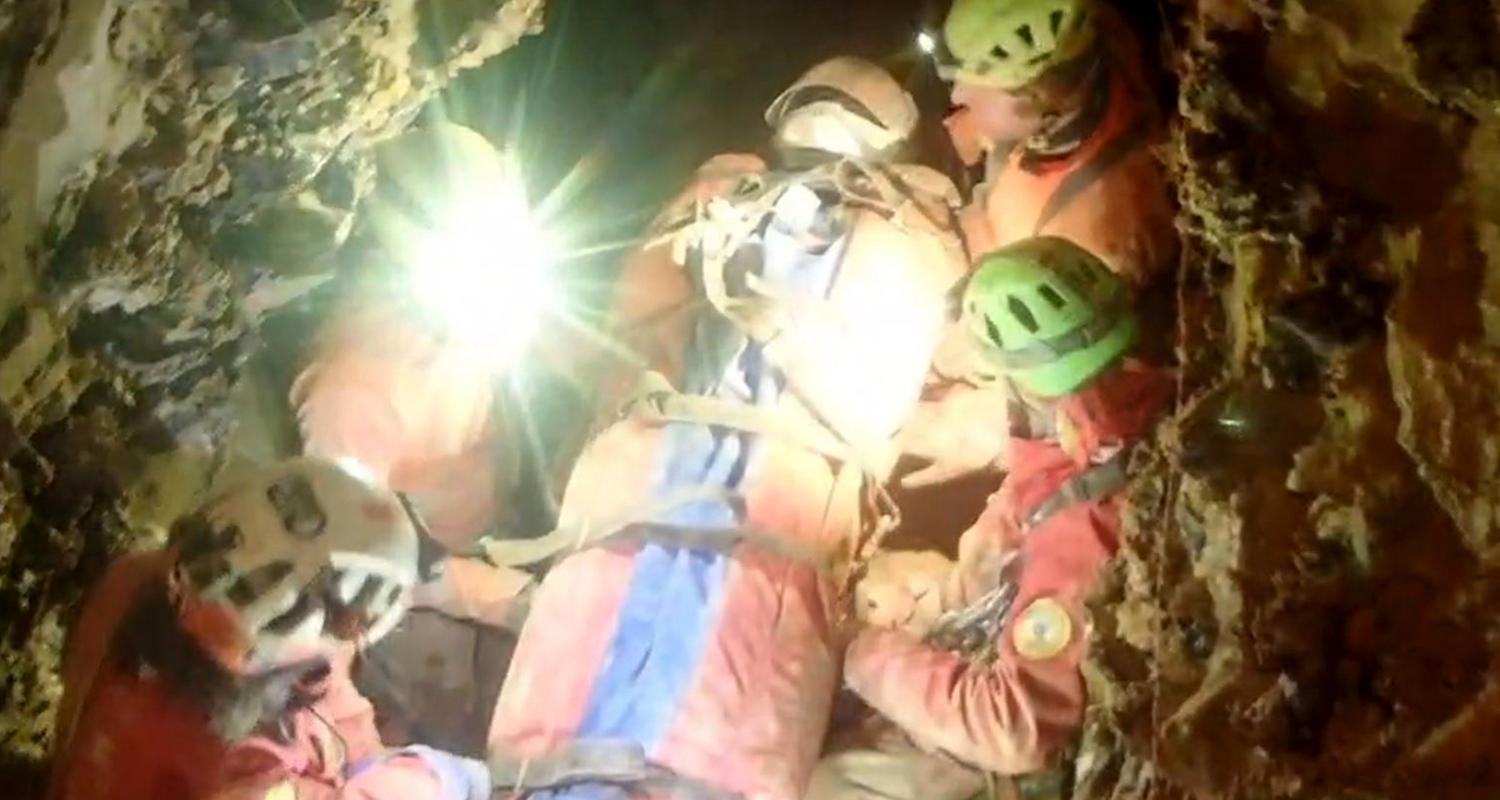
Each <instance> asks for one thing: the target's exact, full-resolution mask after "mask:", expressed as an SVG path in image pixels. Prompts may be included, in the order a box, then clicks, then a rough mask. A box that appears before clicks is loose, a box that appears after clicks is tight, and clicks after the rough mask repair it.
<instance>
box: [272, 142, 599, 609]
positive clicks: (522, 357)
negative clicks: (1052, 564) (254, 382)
mask: <svg viewBox="0 0 1500 800" xmlns="http://www.w3.org/2000/svg"><path fill="white" fill-rule="evenodd" d="M376 169H377V172H376V183H375V190H374V192H373V193H372V195H371V197H370V198H369V199H367V200H366V201H365V204H364V206H363V209H364V211H365V218H366V219H367V220H368V222H367V225H366V226H365V228H363V229H362V234H363V233H367V234H368V236H360V237H356V239H355V242H354V243H352V244H351V245H350V249H351V250H353V251H354V252H355V258H353V259H350V260H352V261H354V262H355V263H354V264H353V265H352V266H353V268H354V269H353V270H351V271H352V272H353V273H355V274H353V275H352V276H348V277H346V278H345V279H344V284H343V286H342V287H341V288H342V289H343V291H342V292H341V293H340V296H339V299H338V301H337V302H336V303H334V305H333V307H332V309H331V310H330V312H329V314H328V316H327V318H326V319H325V320H323V322H322V324H321V326H320V328H319V330H318V332H317V333H316V335H315V336H314V338H313V341H312V343H311V345H310V346H309V347H308V348H307V351H306V353H305V354H304V364H303V367H302V370H301V372H300V373H299V374H298V376H297V378H296V380H295V382H294V383H293V385H292V389H291V393H290V395H291V396H290V402H291V406H292V408H293V409H295V412H296V415H297V422H298V427H299V430H300V433H301V436H302V444H303V452H304V453H305V454H308V455H314V456H320V457H324V458H330V459H338V460H342V461H346V462H351V463H355V464H358V468H359V469H360V470H362V471H364V472H365V473H366V474H367V475H368V476H369V477H371V478H372V479H374V480H377V481H379V482H381V483H383V484H385V485H387V486H389V487H391V488H392V489H393V490H396V491H399V492H401V493H402V494H403V495H404V496H406V497H407V498H409V499H410V501H411V502H412V503H413V504H414V506H415V507H416V508H417V510H418V512H419V513H420V514H421V515H422V518H423V519H424V520H425V521H427V523H428V525H429V527H430V530H431V531H432V533H433V535H434V537H435V538H436V539H437V540H438V541H440V542H441V543H442V544H443V545H444V546H445V548H446V549H447V550H449V551H450V552H452V553H454V554H466V553H476V552H477V550H476V548H477V542H478V540H479V539H480V538H481V537H482V536H484V535H492V534H495V533H501V534H507V533H509V534H513V533H514V532H515V529H517V528H522V527H524V525H523V524H522V523H521V522H520V521H518V520H517V519H516V516H515V515H516V507H517V506H518V503H516V502H515V498H516V497H517V494H518V492H520V491H526V490H527V489H529V488H531V487H527V486H526V484H525V477H524V476H525V475H526V474H527V473H528V472H529V471H532V470H535V471H538V472H539V473H541V474H544V475H545V474H547V473H549V472H551V471H552V470H554V469H556V468H557V465H554V464H545V463H537V462H536V459H537V458H538V456H539V448H536V447H533V446H532V442H533V439H532V437H531V436H529V435H528V432H526V431H524V430H521V429H520V427H521V426H519V425H518V420H517V419H516V418H517V416H518V409H517V404H516V402H515V395H514V393H513V392H511V391H508V390H507V389H506V388H505V387H506V386H507V380H508V379H511V378H514V377H516V374H517V372H518V371H520V369H521V368H522V366H523V364H522V362H523V361H528V360H529V362H536V361H543V362H546V363H549V364H553V365H556V364H562V363H564V362H566V361H567V360H568V357H565V356H564V355H563V353H564V352H565V351H566V350H567V348H568V347H570V346H573V345H576V344H579V342H578V341H577V340H575V339H573V338H571V337H569V336H568V335H567V331H566V329H565V327H564V326H559V325H553V324H551V323H553V322H555V320H556V318H557V317H556V314H554V313H552V312H554V311H556V310H557V309H556V307H555V306H556V304H557V303H558V302H560V300H561V298H559V297H558V296H557V294H558V292H557V285H556V283H557V282H556V280H555V277H556V276H555V275H554V274H553V272H554V269H555V261H556V259H555V253H554V252H553V250H554V248H555V245H554V243H553V242H552V241H551V240H550V236H549V234H548V231H547V229H546V227H545V226H544V225H543V224H541V223H540V221H538V220H536V219H533V218H532V215H531V213H530V209H529V207H528V204H527V202H526V198H525V196H524V192H523V190H522V184H521V180H520V177H521V176H520V175H519V174H518V169H517V165H516V164H515V163H513V162H512V161H510V160H508V159H507V158H506V157H505V154H503V153H501V152H500V151H499V150H497V149H496V148H495V147H494V146H493V145H491V144H490V143H489V142H488V141H487V140H486V139H485V138H484V137H483V136H482V135H480V134H479V133H477V132H476V131H474V130H471V129H469V128H466V127H463V126H461V125H456V124H452V123H446V122H438V123H434V124H430V125H428V126H425V127H422V128H417V129H414V130H411V131H409V132H406V133H404V134H402V135H400V136H398V137H395V138H394V139H392V140H391V141H389V142H386V143H383V144H382V145H380V146H379V147H378V148H377V149H376ZM543 331H545V335H543ZM557 342H563V344H561V345H558V346H556V347H553V348H552V349H550V350H548V351H547V352H545V353H541V354H540V358H532V357H533V356H538V355H539V354H538V347H539V346H541V345H543V343H557ZM581 427H582V426H580V428H581ZM562 449H566V448H562ZM574 452H576V448H574ZM527 458H531V459H532V461H531V462H528V461H527V460H526V459H527ZM558 461H559V462H565V461H566V457H562V458H559V459H558ZM544 488H545V487H544ZM529 583H530V579H529V576H528V575H527V574H526V573H524V572H521V571H518V570H505V569H496V568H494V567H493V566H491V565H488V564H485V563H483V562H482V561H480V560H477V559H473V558H464V557H457V556H456V557H454V558H452V559H450V560H449V561H448V562H447V564H446V566H445V568H444V569H443V570H442V571H441V577H440V578H439V579H438V580H437V581H436V582H434V583H432V584H426V585H423V586H422V587H419V589H418V602H419V604H420V605H422V606H427V607H432V608H435V609H438V610H440V611H442V612H444V613H446V614H449V615H450V616H453V617H456V618H459V619H464V620H473V621H477V622H481V623H486V624H489V625H492V626H506V625H510V624H514V623H513V622H512V621H511V620H510V619H508V618H507V615H508V614H509V613H510V612H511V611H512V610H513V608H514V604H513V603H512V602H511V601H512V600H513V599H515V597H516V596H517V595H519V594H520V593H521V592H522V591H524V590H525V589H526V587H527V586H528V585H529Z"/></svg>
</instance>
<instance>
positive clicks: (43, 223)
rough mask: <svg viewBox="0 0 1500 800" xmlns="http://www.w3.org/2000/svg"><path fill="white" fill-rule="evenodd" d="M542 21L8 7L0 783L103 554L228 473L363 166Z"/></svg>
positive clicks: (352, 6)
mask: <svg viewBox="0 0 1500 800" xmlns="http://www.w3.org/2000/svg"><path fill="white" fill-rule="evenodd" d="M542 10H543V2H542V0H297V2H277V3H267V2H261V0H71V1H70V2H62V0H0V785H5V786H6V787H7V791H12V790H15V791H18V792H19V794H18V795H15V796H25V795H26V791H25V784H24V783H21V782H20V781H21V780H22V778H21V777H18V776H19V775H21V774H22V773H24V772H26V766H27V765H28V764H35V763H36V760H37V759H38V758H40V757H41V756H43V755H44V753H45V750H46V747H47V744H48V734H49V731H50V729H51V723H52V713H51V709H52V706H53V704H54V703H55V702H56V700H57V698H58V694H59V692H60V690H61V687H60V685H59V681H58V679H57V676H56V668H57V664H58V658H59V651H60V647H61V646H62V643H63V631H64V627H65V625H66V623H67V620H68V618H69V614H70V613H71V612H72V611H73V610H74V609H76V606H77V604H78V601H79V598H80V596H81V592H82V591H83V589H84V587H86V586H87V585H88V584H89V583H90V582H91V581H92V580H93V579H94V578H95V577H96V576H97V575H98V573H99V571H100V570H101V568H102V567H103V565H104V564H105V563H107V560H108V558H109V557H110V556H111V555H113V554H114V553H117V552H119V551H121V550H122V549H125V548H128V547H131V546H133V545H136V544H140V543H143V542H149V541H153V540H154V539H155V538H156V537H159V536H160V532H159V531H160V529H159V527H158V526H159V525H160V524H162V523H164V522H166V521H167V520H169V519H171V518H172V517H173V516H174V515H175V514H176V513H177V512H178V511H179V510H181V509H182V508H184V507H185V506H186V505H187V504H189V503H191V502H192V501H193V500H194V498H195V497H196V496H197V495H198V494H199V493H200V492H201V491H202V490H203V489H204V487H205V486H206V485H207V484H208V482H209V481H210V480H211V479H212V478H213V476H214V474H215V472H216V471H217V469H218V468H219V467H221V466H222V465H223V462H224V454H225V453H226V452H228V450H229V449H231V448H229V447H228V444H229V443H230V442H231V441H232V434H233V428H234V424H233V422H234V416H235V410H236V407H235V405H234V401H235V394H234V391H233V389H234V387H235V385H236V378H237V376H238V374H239V371H240V369H241V367H242V366H243V364H244V363H245V360H246V358H247V356H248V355H249V354H250V353H252V352H253V351H254V349H255V345H256V342H257V338H258V331H259V327H260V324H261V322H262V321H263V320H264V319H265V318H266V316H267V315H268V314H271V313H272V312H274V311H275V310H276V309H278V308H280V307H282V306H283V305H285V304H286V303H288V302H289V301H290V300H292V299H294V298H296V297H297V296H298V295H299V294H300V293H302V292H305V291H306V290H307V289H309V288H310V287H312V286H314V285H316V284H317V283H318V282H319V281H321V280H322V279H323V277H324V276H325V275H326V273H327V272H328V271H329V270H330V269H331V268H332V262H331V260H330V258H329V254H330V253H331V251H332V250H333V248H334V246H335V245H336V244H337V243H338V242H339V241H340V240H341V239H342V237H343V236H345V235H347V233H348V228H349V225H350V218H351V216H352V215H351V209H352V208H353V207H354V205H355V203H356V202H357V200H358V198H359V197H360V196H361V194H362V193H363V192H364V191H365V190H366V189H367V187H368V184H369V176H370V169H369V166H368V158H367V157H366V155H365V150H366V148H367V146H368V145H369V144H370V143H371V142H374V141H377V140H379V139H380V138H383V137H384V136H387V135H389V134H390V133H392V132H394V131H396V130H399V129H400V128H401V127H403V126H404V125H405V124H406V123H407V122H408V121H409V120H410V119H411V118H412V117H413V116H414V115H415V114H416V113H417V111H418V109H419V108H420V107H421V106H422V105H423V104H424V103H425V102H427V101H428V100H429V99H430V98H431V97H432V96H433V95H434V94H435V93H436V92H437V91H439V90H440V89H441V88H442V87H443V86H445V85H446V84H447V83H449V82H450V81H451V80H452V78H453V77H454V76H455V75H457V74H458V73H459V72H461V71H463V70H465V69H468V68H471V67H474V66H476V65H478V64H479V63H481V62H482V61H484V60H485V59H486V58H488V57H490V56H493V55H495V54H497V53H499V52H501V51H502V50H505V49H506V48H508V47H510V46H512V45H514V44H515V43H516V42H517V41H518V40H519V39H520V38H521V37H522V36H523V35H526V34H528V33H534V32H536V31H538V30H539V29H540V27H541V22H542V18H541V15H542Z"/></svg>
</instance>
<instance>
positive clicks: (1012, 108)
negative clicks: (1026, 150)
mask: <svg viewBox="0 0 1500 800" xmlns="http://www.w3.org/2000/svg"><path fill="white" fill-rule="evenodd" d="M952 97H953V104H954V105H956V106H961V107H963V108H966V109H968V110H969V114H970V116H971V118H972V120H973V123H972V124H973V125H974V128H975V130H976V131H977V132H978V133H979V135H980V136H981V137H982V138H983V139H985V140H986V142H987V143H988V144H990V145H992V146H993V145H994V144H996V143H1000V142H1019V141H1022V140H1024V139H1027V138H1028V137H1030V136H1032V135H1033V134H1035V133H1036V132H1037V131H1038V130H1040V129H1041V126H1042V121H1043V111H1042V109H1041V108H1040V107H1039V106H1038V105H1037V103H1036V102H1035V101H1034V100H1032V99H1031V98H1029V97H1026V96H1025V95H1022V94H1018V93H1015V92H1011V91H1007V90H1005V89H997V88H994V87H991V86H979V85H975V84H971V83H965V82H964V81H962V80H960V81H958V82H957V83H955V84H953V93H952Z"/></svg>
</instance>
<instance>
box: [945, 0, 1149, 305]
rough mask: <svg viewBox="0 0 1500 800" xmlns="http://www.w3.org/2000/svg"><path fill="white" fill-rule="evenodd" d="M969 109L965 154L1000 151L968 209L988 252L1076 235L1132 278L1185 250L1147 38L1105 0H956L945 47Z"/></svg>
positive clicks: (976, 242)
mask: <svg viewBox="0 0 1500 800" xmlns="http://www.w3.org/2000/svg"><path fill="white" fill-rule="evenodd" d="M936 56H937V64H938V71H939V74H940V75H942V76H943V77H944V78H946V79H948V80H951V81H953V95H952V97H953V102H954V104H955V105H957V106H959V107H960V109H959V110H958V111H957V112H955V114H954V115H953V116H951V117H950V118H949V119H948V120H947V124H948V126H949V129H950V132H951V133H952V135H953V137H954V140H955V144H956V145H957V146H958V149H959V151H960V153H961V154H967V155H969V156H971V157H973V159H974V160H976V161H977V160H978V158H979V157H980V154H981V153H985V154H987V161H986V166H985V180H984V182H983V183H982V184H981V185H980V186H979V187H977V188H976V190H975V193H974V201H973V203H972V205H970V206H969V207H968V208H967V209H966V210H965V212H964V229H965V233H966V236H967V238H968V245H969V249H970V251H971V252H972V253H973V254H974V255H975V256H976V257H977V256H980V255H983V254H984V253H986V252H989V251H991V250H994V249H996V248H999V247H1003V246H1005V245H1007V244H1010V243H1012V242H1015V241H1019V240H1021V239H1027V238H1030V237H1033V236H1041V235H1054V236H1062V237H1064V238H1067V239H1071V240H1072V241H1074V242H1077V243H1078V244H1080V245H1082V246H1083V247H1085V248H1087V249H1088V250H1089V251H1090V252H1092V253H1094V254H1095V255H1097V256H1098V257H1099V258H1100V259H1102V260H1103V261H1104V263H1105V264H1106V265H1108V266H1109V267H1110V269H1113V270H1114V271H1115V272H1117V273H1119V274H1120V275H1123V276H1125V277H1126V278H1127V279H1129V280H1130V281H1132V282H1135V283H1141V282H1145V281H1146V280H1148V279H1149V278H1150V277H1151V276H1152V275H1153V274H1155V273H1157V272H1159V271H1160V270H1162V269H1163V268H1165V267H1166V266H1167V265H1168V264H1169V263H1170V262H1171V261H1172V259H1173V258H1174V257H1175V254H1176V248H1177V239H1176V232H1175V228H1174V223H1173V220H1174V212H1173V209H1172V203H1171V199H1170V196H1169V194H1168V188H1167V185H1166V182H1165V179H1164V176H1163V174H1162V171H1161V168H1160V166H1159V165H1158V163H1157V162H1156V159H1155V158H1154V157H1153V155H1152V153H1151V149H1150V148H1151V146H1152V144H1154V143H1155V142H1157V141H1158V140H1159V139H1160V138H1161V135H1162V132H1163V130H1164V128H1163V125H1162V115H1161V113H1160V109H1159V108H1158V103H1157V102H1156V99H1155V95H1154V93H1153V92H1152V91H1151V89H1150V87H1149V85H1148V83H1147V81H1148V78H1147V71H1146V69H1145V62H1144V60H1143V56H1142V52H1141V46H1140V42H1139V40H1138V38H1137V36H1136V34H1135V32H1134V31H1133V30H1132V29H1131V28H1130V26H1129V25H1128V23H1126V22H1125V21H1124V20H1123V19H1122V18H1120V16H1119V14H1118V12H1116V11H1114V10H1113V9H1112V8H1110V7H1109V6H1108V4H1107V3H1105V2H1101V1H1100V0H957V1H956V2H955V3H954V4H953V7H952V9H951V10H950V11H949V14H948V17H947V19H946V21H945V23H944V26H943V41H942V42H941V44H940V46H939V47H937V49H936Z"/></svg>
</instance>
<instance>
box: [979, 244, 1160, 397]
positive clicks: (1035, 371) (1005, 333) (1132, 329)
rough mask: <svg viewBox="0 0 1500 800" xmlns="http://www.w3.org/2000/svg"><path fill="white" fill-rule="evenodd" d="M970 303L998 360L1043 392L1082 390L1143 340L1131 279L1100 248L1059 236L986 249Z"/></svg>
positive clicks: (1006, 370) (1046, 394)
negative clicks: (1133, 309) (1111, 267)
mask: <svg viewBox="0 0 1500 800" xmlns="http://www.w3.org/2000/svg"><path fill="white" fill-rule="evenodd" d="M963 307H964V317H965V319H966V321H967V324H968V326H969V329H970V330H971V331H972V332H973V333H974V335H975V336H976V337H978V339H979V340H980V341H981V342H983V343H984V345H985V346H984V348H983V349H984V350H985V352H986V354H987V355H988V356H989V358H990V359H991V360H992V361H993V363H994V364H995V366H996V367H997V368H998V369H999V370H1000V371H1001V372H1002V373H1004V374H1006V375H1008V376H1009V377H1010V378H1012V379H1013V380H1014V381H1015V382H1016V383H1017V384H1019V385H1020V386H1021V387H1022V388H1024V389H1026V390H1027V391H1029V392H1031V393H1032V394H1035V395H1038V396H1041V397H1058V396H1061V395H1065V394H1068V393H1069V392H1072V391H1074V390H1075V389H1077V388H1078V387H1080V386H1082V385H1083V384H1085V383H1087V382H1088V381H1089V380H1090V379H1091V378H1093V377H1094V376H1095V375H1098V374H1099V373H1100V372H1103V371H1104V369H1105V368H1107V367H1109V366H1110V365H1112V364H1113V363H1115V361H1116V359H1118V358H1119V357H1120V355H1121V354H1123V353H1124V352H1125V351H1126V350H1127V349H1129V348H1130V346H1131V345H1132V344H1134V342H1135V335H1136V321H1135V316H1134V314H1133V313H1132V312H1131V310H1130V298H1129V291H1128V290H1127V288H1126V286H1125V284H1124V282H1122V281H1121V280H1120V278H1119V277H1118V276H1116V275H1115V274H1114V273H1113V272H1110V270H1109V268H1108V267H1106V266H1105V265H1104V263H1103V262H1102V261H1100V260H1099V259H1098V258H1096V257H1095V256H1094V255H1093V254H1091V253H1089V252H1088V251H1087V250H1085V249H1083V248H1082V247H1079V246H1078V245H1076V244H1073V243H1072V242H1070V241H1068V240H1066V239H1059V238H1057V237H1055V236H1042V237H1038V238H1035V239H1027V240H1026V241H1023V242H1017V243H1016V244H1013V245H1010V246H1009V247H1005V248H1002V249H1000V250H997V251H995V252H993V253H990V254H989V255H987V256H985V257H984V258H983V259H982V260H981V261H980V264H979V269H977V270H975V272H974V275H973V277H972V278H971V279H970V280H969V286H968V288H967V289H966V290H965V292H964V306H963Z"/></svg>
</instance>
